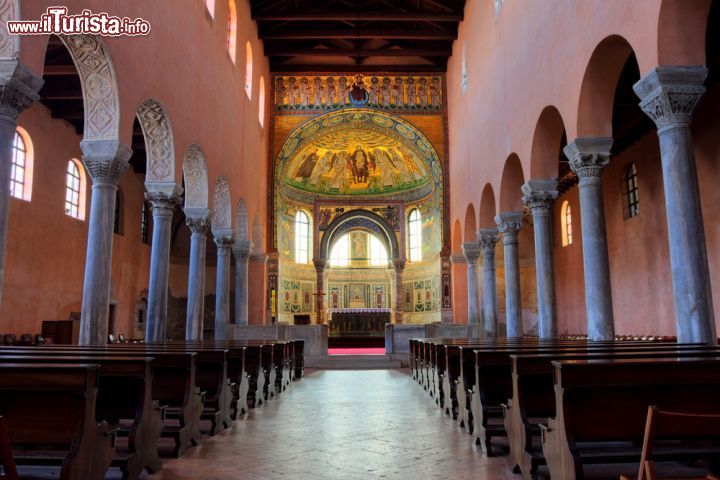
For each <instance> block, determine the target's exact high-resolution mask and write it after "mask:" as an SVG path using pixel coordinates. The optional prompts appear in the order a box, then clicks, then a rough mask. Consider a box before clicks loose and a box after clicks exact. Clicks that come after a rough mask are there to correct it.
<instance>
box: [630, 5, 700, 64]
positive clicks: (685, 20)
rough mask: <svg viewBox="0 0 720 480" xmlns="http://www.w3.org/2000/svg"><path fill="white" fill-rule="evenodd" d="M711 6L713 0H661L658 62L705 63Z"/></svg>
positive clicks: (658, 29)
mask: <svg viewBox="0 0 720 480" xmlns="http://www.w3.org/2000/svg"><path fill="white" fill-rule="evenodd" d="M711 5H712V0H681V1H679V0H663V2H662V5H661V6H660V14H659V16H658V28H657V55H658V62H657V64H658V65H704V64H705V55H706V52H705V35H706V32H707V21H708V16H709V14H710V7H711ZM643 73H644V72H640V74H641V75H642V74H643Z"/></svg>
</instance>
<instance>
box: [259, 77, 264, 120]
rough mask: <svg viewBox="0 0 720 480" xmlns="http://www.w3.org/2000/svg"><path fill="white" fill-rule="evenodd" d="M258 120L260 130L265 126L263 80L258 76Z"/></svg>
mask: <svg viewBox="0 0 720 480" xmlns="http://www.w3.org/2000/svg"><path fill="white" fill-rule="evenodd" d="M258 120H260V128H262V127H264V126H265V79H264V78H263V76H262V75H261V76H260V82H259V84H258Z"/></svg>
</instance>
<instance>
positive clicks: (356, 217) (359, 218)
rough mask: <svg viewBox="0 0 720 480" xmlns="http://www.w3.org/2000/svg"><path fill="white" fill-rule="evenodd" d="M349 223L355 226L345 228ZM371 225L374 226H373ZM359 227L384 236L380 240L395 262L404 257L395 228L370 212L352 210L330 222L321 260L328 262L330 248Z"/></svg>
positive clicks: (321, 243) (324, 238)
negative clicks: (345, 234)
mask: <svg viewBox="0 0 720 480" xmlns="http://www.w3.org/2000/svg"><path fill="white" fill-rule="evenodd" d="M348 222H350V223H352V224H353V225H352V227H348V226H345V227H343V226H344V225H347V224H348ZM370 224H372V226H371V225H370ZM358 226H359V227H361V228H362V227H364V228H365V229H367V230H370V231H372V232H373V233H380V234H381V235H382V236H380V240H382V241H383V243H385V245H386V246H387V247H388V251H389V252H390V256H391V258H392V259H393V260H400V259H401V258H403V257H404V255H402V252H401V251H400V245H399V243H398V241H397V237H396V236H395V232H394V231H393V228H392V227H391V226H390V224H389V223H388V222H387V221H385V219H384V218H382V217H381V216H379V215H377V214H375V213H373V212H370V211H368V210H351V211H349V212H345V213H343V214H342V215H340V216H338V217H336V218H335V219H334V220H333V221H332V222H330V224H329V225H328V227H327V229H326V230H325V234H324V235H323V237H322V240H321V241H320V252H319V258H320V259H321V260H327V259H328V257H329V255H330V246H331V245H332V244H333V243H334V242H335V239H336V238H339V237H340V236H342V235H343V234H344V233H346V232H347V231H348V230H349V229H350V228H356V227H358Z"/></svg>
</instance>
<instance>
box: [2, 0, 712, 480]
mask: <svg viewBox="0 0 720 480" xmlns="http://www.w3.org/2000/svg"><path fill="white" fill-rule="evenodd" d="M55 3H57V2H54V1H49V0H48V1H46V0H32V1H30V0H0V18H1V19H2V25H0V146H1V147H2V150H1V151H0V164H1V165H2V168H1V169H0V345H2V343H3V341H4V337H3V335H5V334H15V335H16V336H17V337H20V335H22V334H25V333H29V334H32V335H36V334H44V335H45V336H46V337H50V338H52V339H53V341H55V342H56V343H63V342H65V341H67V343H75V344H80V345H105V344H107V343H108V341H109V339H110V340H112V339H114V338H116V337H118V336H119V335H122V336H124V337H126V338H128V339H136V340H143V341H145V342H153V341H155V342H157V341H165V340H169V339H173V340H200V339H215V340H231V339H232V340H248V339H256V338H260V339H266V338H268V335H270V336H271V337H273V338H275V339H277V338H279V337H278V336H282V335H305V333H300V332H306V331H307V332H311V333H307V335H308V336H307V337H304V338H306V342H307V343H306V345H310V344H312V345H310V346H311V347H312V348H313V349H314V348H316V347H317V348H319V349H320V350H317V351H316V350H312V352H313V353H312V354H313V355H314V354H315V353H317V354H318V355H326V354H327V343H325V344H324V345H323V344H322V342H320V343H321V344H320V346H317V345H315V343H313V342H315V340H314V339H315V337H314V335H317V334H318V333H317V332H320V333H319V335H321V336H322V335H325V337H327V336H329V337H330V339H331V340H330V342H331V347H332V342H333V340H332V339H333V338H340V337H343V336H345V337H347V338H350V339H354V341H356V343H357V345H359V346H367V345H371V344H372V345H373V346H384V345H387V346H388V348H389V349H390V350H389V353H390V352H392V353H407V340H408V339H409V338H411V337H412V336H415V335H418V334H417V332H423V334H425V333H428V335H429V332H437V335H435V336H440V335H443V336H445V334H446V333H447V336H451V335H450V334H449V333H448V332H453V333H452V335H456V334H457V335H460V336H462V337H483V338H499V339H503V338H521V337H523V336H530V337H539V338H540V339H547V340H552V339H557V338H559V337H561V336H566V335H580V336H585V335H587V338H588V339H589V340H612V339H614V338H616V336H619V335H656V336H674V337H677V340H678V341H679V342H698V343H708V344H716V343H717V337H718V334H717V331H718V328H719V326H720V311H719V310H718V309H720V210H718V208H717V205H718V204H719V203H720V189H718V188H717V179H718V175H720V137H719V136H718V135H717V133H716V132H717V130H718V128H720V127H719V124H720V116H719V115H718V111H719V110H718V108H719V107H720V83H719V81H720V1H719V0H632V1H630V0H627V1H624V0H614V1H608V0H574V1H561V0H542V1H533V2H528V1H521V0H472V1H467V2H466V1H464V0H452V1H447V2H444V1H443V2H438V1H432V0H420V1H417V2H415V1H406V0H402V1H369V2H365V3H366V5H362V6H357V5H358V4H359V3H362V2H346V1H340V0H325V1H322V2H321V1H316V0H297V1H295V2H289V1H278V2H269V1H263V0H184V1H183V2H177V0H153V1H152V2H140V1H127V0H126V1H119V0H113V1H106V0H66V1H65V2H64V5H66V6H67V7H68V9H69V11H70V12H71V13H72V12H81V11H82V10H83V9H89V10H91V11H92V12H104V11H108V12H110V13H111V14H112V15H118V16H120V17H128V18H138V17H142V18H143V19H145V20H147V21H148V22H149V23H150V24H151V25H152V29H151V31H150V33H149V34H148V35H142V36H135V37H133V36H116V37H114V36H102V35H91V34H75V35H26V36H22V35H20V36H13V35H9V34H8V31H7V26H6V23H7V21H8V20H13V19H16V20H17V19H23V20H35V19H39V18H40V17H41V16H42V15H43V14H44V13H45V12H46V10H47V8H48V7H50V6H52V5H54V4H55ZM180 3H182V5H180ZM349 5H355V7H351V6H349ZM343 319H350V321H346V322H343V321H342V320H343ZM357 319H360V320H357ZM386 323H387V324H390V325H389V326H387V327H386ZM299 327H305V330H303V329H301V328H299ZM434 328H435V329H434ZM441 328H446V329H445V330H441ZM433 329H434V330H433ZM278 332H280V333H278ZM283 332H284V333H283ZM323 332H324V333H323ZM328 332H329V333H328ZM404 332H406V333H404ZM388 335H389V337H387V336H388ZM367 338H371V339H372V340H368V341H367V342H366V341H365V340H363V339H367ZM373 342H375V343H377V345H375V343H373ZM383 342H384V343H383ZM351 343H352V342H351ZM393 349H394V350H393ZM307 353H308V352H306V354H307ZM0 383H1V382H0ZM0 414H2V411H0ZM0 440H1V439H0ZM509 475H511V474H509ZM503 478H504V477H503ZM507 478H511V477H507Z"/></svg>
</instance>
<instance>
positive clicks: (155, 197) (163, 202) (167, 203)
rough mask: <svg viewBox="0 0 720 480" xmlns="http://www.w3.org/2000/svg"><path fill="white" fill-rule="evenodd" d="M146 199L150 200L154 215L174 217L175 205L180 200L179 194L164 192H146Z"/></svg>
mask: <svg viewBox="0 0 720 480" xmlns="http://www.w3.org/2000/svg"><path fill="white" fill-rule="evenodd" d="M145 199H146V200H147V201H149V202H150V206H151V207H152V213H153V217H167V218H172V216H173V213H174V212H175V206H176V205H177V204H178V203H179V202H180V196H179V195H178V194H169V195H168V194H167V193H164V192H145Z"/></svg>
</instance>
